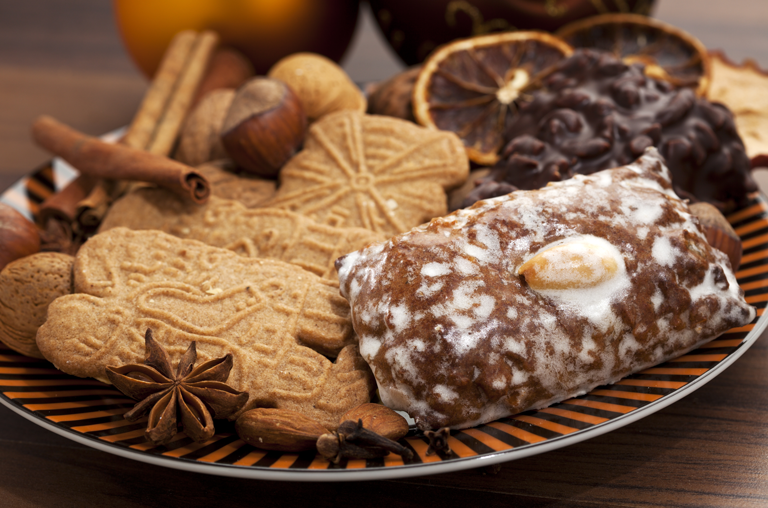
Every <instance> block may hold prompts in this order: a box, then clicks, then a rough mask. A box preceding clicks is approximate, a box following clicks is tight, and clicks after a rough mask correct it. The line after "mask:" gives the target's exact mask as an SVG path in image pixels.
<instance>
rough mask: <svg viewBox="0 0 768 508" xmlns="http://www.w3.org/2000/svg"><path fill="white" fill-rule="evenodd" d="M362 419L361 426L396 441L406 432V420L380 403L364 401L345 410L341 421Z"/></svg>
mask: <svg viewBox="0 0 768 508" xmlns="http://www.w3.org/2000/svg"><path fill="white" fill-rule="evenodd" d="M347 420H351V421H353V422H356V421H358V420H362V422H363V428H364V429H368V430H370V431H371V432H375V433H376V434H379V435H380V436H383V437H386V438H387V439H391V440H393V441H397V440H398V439H400V438H401V437H404V436H405V435H406V434H407V433H408V422H407V421H406V420H405V418H403V417H402V416H400V415H399V414H398V413H397V412H396V411H394V410H392V409H390V408H388V407H387V406H384V405H382V404H375V403H373V402H366V403H365V404H360V405H359V406H357V407H355V408H353V409H350V410H349V411H347V412H346V413H345V414H344V416H342V417H341V421H342V422H343V421H347Z"/></svg>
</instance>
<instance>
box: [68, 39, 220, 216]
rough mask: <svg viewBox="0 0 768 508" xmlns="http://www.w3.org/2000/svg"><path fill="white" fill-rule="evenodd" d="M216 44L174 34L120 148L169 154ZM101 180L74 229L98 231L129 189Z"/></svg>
mask: <svg viewBox="0 0 768 508" xmlns="http://www.w3.org/2000/svg"><path fill="white" fill-rule="evenodd" d="M217 42H218V36H217V35H216V34H215V33H214V32H203V33H202V34H197V33H196V32H194V31H192V30H185V31H182V32H179V33H178V34H176V36H175V37H174V38H173V39H172V41H171V44H170V45H169V46H168V49H167V50H166V52H165V55H164V56H163V60H162V62H161V63H160V67H159V69H158V71H157V73H156V74H155V77H154V78H153V80H152V84H151V85H150V88H149V90H148V91H147V93H146V95H145V96H144V99H143V100H142V103H141V106H140V107H139V110H138V112H137V113H136V116H135V117H134V119H133V121H132V122H131V125H130V127H129V128H128V132H127V134H126V136H125V138H124V139H123V140H122V143H124V144H126V145H128V146H131V147H134V148H140V149H144V150H149V151H151V152H152V153H155V154H158V155H170V153H171V150H172V148H173V143H174V142H175V139H176V137H177V136H178V134H179V130H180V129H181V123H182V122H183V121H184V118H185V117H186V114H187V111H188V109H189V107H190V102H191V100H192V96H193V94H194V93H195V90H196V88H197V86H198V84H199V82H200V81H201V80H202V75H203V71H204V70H205V69H206V68H207V66H208V61H209V60H210V58H211V54H212V53H213V50H214V48H215V47H216V44H217ZM201 69H202V70H201ZM106 178H108V179H109V180H106V179H105V180H101V181H99V182H97V184H96V186H95V187H94V188H93V190H92V191H91V193H90V194H89V195H88V196H87V197H86V198H85V199H83V200H82V201H81V202H80V203H79V204H78V207H77V212H76V221H77V223H78V225H79V227H80V228H83V229H92V228H93V227H95V226H98V224H99V222H101V219H102V218H103V217H104V215H105V214H106V212H107V210H108V209H109V206H110V204H111V203H112V201H113V200H114V199H115V198H117V197H118V196H120V195H122V194H124V193H125V192H126V191H127V190H128V189H129V188H130V187H131V184H130V183H129V182H122V181H119V180H118V179H119V176H117V175H109V176H107V177H106Z"/></svg>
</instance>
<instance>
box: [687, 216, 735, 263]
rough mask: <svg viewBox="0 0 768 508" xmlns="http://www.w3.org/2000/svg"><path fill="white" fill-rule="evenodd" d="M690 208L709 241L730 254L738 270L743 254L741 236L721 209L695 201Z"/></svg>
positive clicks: (713, 245) (729, 257)
mask: <svg viewBox="0 0 768 508" xmlns="http://www.w3.org/2000/svg"><path fill="white" fill-rule="evenodd" d="M688 208H689V209H690V210H691V213H692V214H693V215H695V216H696V218H697V219H699V224H701V227H702V229H703V230H704V234H705V235H706V237H707V242H709V244H710V245H711V246H712V247H714V248H716V249H718V250H720V251H722V252H724V253H725V254H726V255H727V256H728V259H729V260H730V262H731V268H732V269H733V271H736V270H738V269H739V264H740V263H741V254H742V246H741V238H739V235H737V234H736V231H734V230H733V228H732V227H731V225H730V224H729V223H728V221H727V220H726V218H725V217H723V214H721V213H720V210H718V209H717V208H715V207H714V206H712V205H710V204H709V203H694V204H692V205H690V206H689V207H688Z"/></svg>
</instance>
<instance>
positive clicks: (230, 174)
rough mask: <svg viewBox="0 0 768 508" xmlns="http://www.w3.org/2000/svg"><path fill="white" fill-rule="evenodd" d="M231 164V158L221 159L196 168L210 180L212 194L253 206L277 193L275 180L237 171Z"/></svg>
mask: <svg viewBox="0 0 768 508" xmlns="http://www.w3.org/2000/svg"><path fill="white" fill-rule="evenodd" d="M230 166H232V162H231V161H230V160H229V159H221V160H218V161H213V162H207V163H205V164H201V165H200V166H197V167H196V168H195V169H197V170H198V171H199V172H200V173H202V174H203V176H204V177H206V178H207V179H208V182H210V184H211V196H216V197H219V198H222V199H234V200H235V201H239V202H240V203H242V204H243V205H244V206H245V207H246V208H253V207H256V206H261V205H263V204H264V203H265V202H266V201H267V200H269V199H270V198H271V197H272V196H273V195H274V194H275V188H276V185H275V182H274V180H265V179H263V178H260V177H258V176H254V175H250V174H245V173H242V172H239V173H236V172H235V171H234V168H231V167H230Z"/></svg>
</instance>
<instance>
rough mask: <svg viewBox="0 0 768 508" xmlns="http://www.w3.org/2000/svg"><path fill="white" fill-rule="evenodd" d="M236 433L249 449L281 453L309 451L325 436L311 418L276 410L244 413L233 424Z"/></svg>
mask: <svg viewBox="0 0 768 508" xmlns="http://www.w3.org/2000/svg"><path fill="white" fill-rule="evenodd" d="M235 431H236V432H237V435H238V436H240V439H242V440H243V441H245V442H246V443H248V444H250V445H252V446H255V447H257V448H262V449H264V450H278V451H283V452H300V451H304V450H311V449H313V448H314V447H315V443H316V442H317V439H318V438H319V437H320V436H322V435H323V434H325V433H327V432H328V430H327V429H326V428H325V427H323V426H322V425H320V424H319V423H318V422H317V421H315V420H313V419H312V418H308V417H307V416H304V415H303V414H301V413H298V412H296V411H291V410H289V409H277V408H256V409H251V410H250V411H246V412H245V413H243V414H242V415H240V417H239V418H238V419H237V421H236V422H235Z"/></svg>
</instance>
